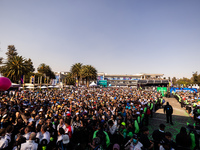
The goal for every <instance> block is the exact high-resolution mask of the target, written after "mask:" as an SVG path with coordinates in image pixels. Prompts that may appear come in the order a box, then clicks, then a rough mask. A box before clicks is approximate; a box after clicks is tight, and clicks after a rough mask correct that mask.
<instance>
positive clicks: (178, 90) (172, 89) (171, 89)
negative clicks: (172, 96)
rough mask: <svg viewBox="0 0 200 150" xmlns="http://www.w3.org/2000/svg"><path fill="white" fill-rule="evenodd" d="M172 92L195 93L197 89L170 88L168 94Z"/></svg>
mask: <svg viewBox="0 0 200 150" xmlns="http://www.w3.org/2000/svg"><path fill="white" fill-rule="evenodd" d="M172 91H174V92H192V93H193V92H196V93H197V88H174V87H171V88H170V93H172Z"/></svg>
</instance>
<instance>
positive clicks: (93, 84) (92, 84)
mask: <svg viewBox="0 0 200 150" xmlns="http://www.w3.org/2000/svg"><path fill="white" fill-rule="evenodd" d="M89 86H90V87H91V86H97V84H96V83H94V81H93V82H92V83H91V84H90V85H89Z"/></svg>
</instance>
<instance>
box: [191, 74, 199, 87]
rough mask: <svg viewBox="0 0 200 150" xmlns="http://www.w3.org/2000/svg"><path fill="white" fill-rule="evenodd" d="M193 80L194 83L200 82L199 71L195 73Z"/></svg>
mask: <svg viewBox="0 0 200 150" xmlns="http://www.w3.org/2000/svg"><path fill="white" fill-rule="evenodd" d="M192 80H193V84H198V83H199V78H198V74H197V72H195V73H193V75H192Z"/></svg>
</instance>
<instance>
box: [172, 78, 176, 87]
mask: <svg viewBox="0 0 200 150" xmlns="http://www.w3.org/2000/svg"><path fill="white" fill-rule="evenodd" d="M172 84H173V85H176V84H177V80H176V77H173V78H172Z"/></svg>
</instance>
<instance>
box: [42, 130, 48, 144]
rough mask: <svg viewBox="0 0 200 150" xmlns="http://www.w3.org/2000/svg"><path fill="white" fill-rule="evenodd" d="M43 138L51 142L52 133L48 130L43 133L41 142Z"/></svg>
mask: <svg viewBox="0 0 200 150" xmlns="http://www.w3.org/2000/svg"><path fill="white" fill-rule="evenodd" d="M43 139H46V140H47V144H49V142H50V134H49V132H48V131H46V132H45V133H44V134H42V136H41V139H40V142H41V141H42V140H43Z"/></svg>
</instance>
